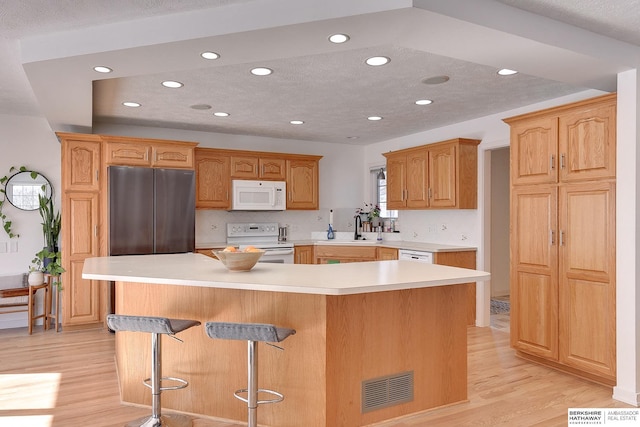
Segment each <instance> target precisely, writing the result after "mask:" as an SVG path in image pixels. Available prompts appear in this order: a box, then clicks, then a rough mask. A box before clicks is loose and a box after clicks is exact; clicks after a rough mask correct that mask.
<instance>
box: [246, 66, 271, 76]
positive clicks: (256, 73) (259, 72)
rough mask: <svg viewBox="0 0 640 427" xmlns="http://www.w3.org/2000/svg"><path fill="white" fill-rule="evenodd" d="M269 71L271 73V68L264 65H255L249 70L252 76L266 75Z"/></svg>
mask: <svg viewBox="0 0 640 427" xmlns="http://www.w3.org/2000/svg"><path fill="white" fill-rule="evenodd" d="M271 73H273V70H272V69H271V68H266V67H257V68H253V69H252V70H251V74H253V75H254V76H268V75H269V74H271Z"/></svg>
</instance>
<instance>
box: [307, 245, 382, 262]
mask: <svg viewBox="0 0 640 427" xmlns="http://www.w3.org/2000/svg"><path fill="white" fill-rule="evenodd" d="M377 249H378V248H376V247H375V246H346V245H345V246H342V245H318V246H316V248H315V252H316V255H315V258H316V264H333V263H335V264H339V263H344V262H363V261H376V260H377V258H378V253H377Z"/></svg>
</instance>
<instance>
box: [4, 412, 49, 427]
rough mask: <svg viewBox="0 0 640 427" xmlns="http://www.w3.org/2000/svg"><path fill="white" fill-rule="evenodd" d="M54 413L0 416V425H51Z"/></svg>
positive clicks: (34, 426) (26, 426)
mask: <svg viewBox="0 0 640 427" xmlns="http://www.w3.org/2000/svg"><path fill="white" fill-rule="evenodd" d="M52 424H53V415H25V416H22V417H3V416H0V427H17V426H20V427H51V425H52Z"/></svg>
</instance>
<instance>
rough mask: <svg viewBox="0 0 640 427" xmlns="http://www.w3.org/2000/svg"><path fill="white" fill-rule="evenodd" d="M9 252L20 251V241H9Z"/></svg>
mask: <svg viewBox="0 0 640 427" xmlns="http://www.w3.org/2000/svg"><path fill="white" fill-rule="evenodd" d="M9 252H18V241H17V240H12V241H10V242H9Z"/></svg>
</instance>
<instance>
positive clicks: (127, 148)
mask: <svg viewBox="0 0 640 427" xmlns="http://www.w3.org/2000/svg"><path fill="white" fill-rule="evenodd" d="M105 153H106V154H105V162H106V163H107V164H108V165H123V166H151V145H150V144H133V143H130V142H108V143H107V144H106V147H105Z"/></svg>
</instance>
